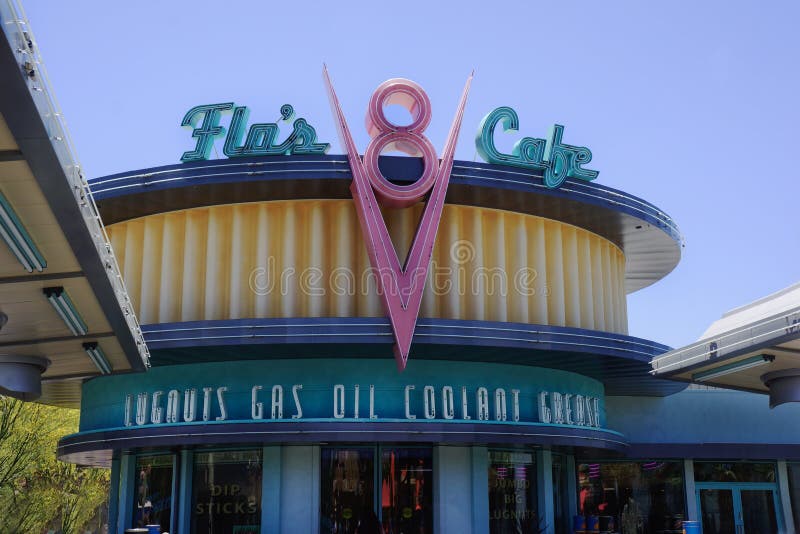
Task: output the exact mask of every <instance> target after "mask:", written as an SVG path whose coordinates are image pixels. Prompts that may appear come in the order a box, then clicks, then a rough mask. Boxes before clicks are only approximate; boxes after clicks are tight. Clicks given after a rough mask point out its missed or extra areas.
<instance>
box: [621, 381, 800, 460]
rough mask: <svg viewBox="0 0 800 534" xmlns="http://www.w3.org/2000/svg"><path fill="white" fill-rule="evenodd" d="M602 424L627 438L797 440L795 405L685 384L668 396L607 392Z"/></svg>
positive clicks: (646, 440)
mask: <svg viewBox="0 0 800 534" xmlns="http://www.w3.org/2000/svg"><path fill="white" fill-rule="evenodd" d="M606 411H607V424H608V426H609V427H611V428H613V429H614V430H617V431H619V432H621V433H622V434H623V435H624V436H625V437H626V438H627V439H628V441H629V442H630V443H655V444H661V443H687V444H700V443H734V444H735V443H763V444H770V445H776V444H786V445H795V446H797V445H800V425H798V424H797V422H798V421H800V404H792V403H790V404H784V405H782V406H779V407H777V408H775V409H770V408H769V397H768V396H767V395H759V394H756V393H745V392H739V391H727V390H701V389H687V390H685V391H682V392H681V393H676V394H675V395H670V396H669V397H607V398H606Z"/></svg>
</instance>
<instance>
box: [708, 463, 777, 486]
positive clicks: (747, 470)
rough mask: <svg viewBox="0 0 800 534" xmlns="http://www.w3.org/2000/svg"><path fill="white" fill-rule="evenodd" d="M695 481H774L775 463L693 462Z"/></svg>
mask: <svg viewBox="0 0 800 534" xmlns="http://www.w3.org/2000/svg"><path fill="white" fill-rule="evenodd" d="M694 479H695V481H696V482H775V464H774V463H769V462H761V463H753V462H695V463H694Z"/></svg>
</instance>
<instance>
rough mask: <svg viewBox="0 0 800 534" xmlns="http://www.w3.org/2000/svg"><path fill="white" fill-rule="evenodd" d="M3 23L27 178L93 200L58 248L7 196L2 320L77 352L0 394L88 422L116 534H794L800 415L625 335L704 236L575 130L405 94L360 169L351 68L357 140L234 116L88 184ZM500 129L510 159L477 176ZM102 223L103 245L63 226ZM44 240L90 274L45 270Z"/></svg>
mask: <svg viewBox="0 0 800 534" xmlns="http://www.w3.org/2000/svg"><path fill="white" fill-rule="evenodd" d="M0 14H2V17H3V22H4V25H3V28H4V32H5V34H4V35H5V38H6V39H5V42H4V43H3V45H4V48H3V50H2V54H3V61H4V63H3V64H2V65H0V67H2V69H3V73H4V75H5V74H6V73H8V76H7V77H6V78H4V79H9V80H12V82H13V83H7V84H6V85H4V86H2V89H3V91H5V93H4V94H3V95H2V96H3V98H2V99H0V103H1V104H2V109H0V111H2V114H3V122H2V126H3V128H2V129H0V133H2V135H0V140H2V142H3V143H5V144H4V145H3V147H4V148H3V150H5V151H6V152H5V153H3V154H5V155H7V156H8V157H7V158H0V169H2V170H3V171H4V172H8V173H10V172H12V170H13V172H15V173H17V174H16V175H15V176H18V177H19V180H20V183H26V184H29V189H30V190H33V191H37V190H38V191H40V192H42V191H44V192H46V191H48V189H47V188H46V187H45V184H46V183H47V182H45V180H46V179H47V180H51V181H52V180H54V179H58V180H62V181H63V184H61V185H62V186H63V185H64V184H67V185H70V184H72V185H74V186H75V187H72V188H67V189H66V191H68V192H69V194H68V195H54V194H49V193H44V192H43V193H42V194H43V195H44V197H43V198H44V200H43V202H40V203H39V205H40V206H44V207H45V208H46V209H47V210H50V212H51V213H52V214H53V215H52V216H53V217H54V220H56V221H57V222H58V224H57V227H58V228H61V234H59V236H60V237H59V236H56V237H59V239H61V240H60V241H59V240H58V239H55V238H52V239H51V238H50V237H49V236H48V235H47V234H46V233H45V230H46V229H44V228H38V227H37V226H36V223H35V221H36V216H35V215H34V212H33V211H32V210H29V209H27V208H26V205H25V203H24V201H23V199H24V196H23V195H21V194H20V188H19V187H15V186H12V185H10V184H11V182H10V181H8V180H6V179H5V178H4V180H3V181H2V182H0V190H1V191H2V193H3V195H4V196H3V198H4V199H6V202H3V203H2V204H3V207H4V208H6V207H7V208H8V209H9V210H11V211H8V213H13V216H11V215H9V216H8V217H7V220H6V218H4V219H3V220H4V221H6V223H7V221H11V223H8V224H10V226H3V228H4V230H5V233H3V232H0V234H2V235H1V237H3V240H4V241H5V244H6V247H5V248H4V247H0V249H2V250H0V253H1V254H5V255H6V256H4V258H5V260H4V261H5V263H2V262H0V267H2V268H3V269H5V270H4V271H3V273H2V276H3V277H6V278H3V279H2V280H0V281H4V284H0V298H2V299H3V301H2V302H0V304H2V305H3V306H7V304H8V302H9V301H10V300H9V299H10V298H11V296H10V295H12V293H11V290H12V289H13V290H14V291H28V292H29V293H30V295H36V296H37V297H39V296H41V299H40V300H41V301H40V302H39V301H37V302H38V304H37V306H38V305H39V304H41V306H40V309H39V308H37V310H35V311H36V313H40V314H41V316H42V317H43V319H42V320H45V319H46V320H47V321H48V322H47V324H48V325H49V328H51V329H52V332H53V335H51V336H49V337H47V338H46V339H45V338H44V337H42V336H41V334H37V333H36V332H32V331H25V330H24V328H23V327H22V326H19V327H15V328H19V329H20V330H18V331H17V330H13V332H14V335H15V336H17V337H15V338H13V339H10V341H9V344H8V345H7V346H8V347H9V352H15V353H18V355H17V356H15V358H16V359H14V360H13V361H12V360H11V359H7V360H1V359H0V366H2V371H3V377H4V381H3V383H2V384H0V387H2V392H3V393H4V394H10V395H14V396H17V397H23V398H26V399H33V398H35V397H37V395H41V397H39V401H40V402H47V403H52V404H58V405H62V406H72V407H79V408H80V410H81V423H80V430H79V432H78V433H76V434H74V435H70V436H65V437H64V438H63V439H62V440H61V442H60V444H59V448H58V454H59V457H60V458H61V459H63V460H65V461H69V462H75V463H79V464H83V465H96V466H107V467H110V468H111V473H112V487H111V495H110V497H109V499H110V528H111V530H112V531H113V532H118V533H123V532H124V531H125V530H126V529H129V528H133V527H138V526H144V525H148V524H158V525H160V527H161V530H162V531H164V532H181V533H184V532H197V533H229V532H232V533H251V532H268V533H279V532H281V533H290V532H303V533H306V532H320V533H326V534H327V533H337V534H340V533H355V532H363V531H364V530H365V529H366V528H367V526H368V525H370V524H373V523H380V524H381V525H382V528H383V530H384V532H387V533H389V532H391V533H420V534H421V533H430V532H435V533H470V532H471V533H512V532H514V533H516V532H550V533H567V532H573V531H574V530H590V531H599V530H602V531H606V532H621V533H626V534H627V533H634V532H636V533H639V532H653V533H656V532H657V533H669V532H681V522H682V521H684V520H700V521H701V523H702V528H703V532H706V533H709V532H734V531H736V530H735V529H740V528H741V529H743V531H744V532H779V531H782V532H793V531H794V524H795V520H794V517H793V513H794V510H795V508H798V509H800V507H796V506H794V504H793V503H794V499H795V498H796V496H795V493H794V491H795V490H794V484H793V481H794V478H792V477H794V476H796V475H797V472H796V470H795V467H794V464H793V463H792V462H793V460H795V459H797V458H800V448H799V447H798V446H797V445H796V443H798V439H800V436H798V435H797V433H798V432H797V431H796V430H794V428H793V426H792V425H786V424H785V423H786V418H787V417H788V415H787V414H789V415H796V414H795V413H794V412H793V411H792V410H794V407H793V406H784V407H781V408H780V409H779V410H782V411H779V410H776V411H775V412H770V411H769V409H768V407H767V404H766V397H764V396H754V395H752V394H749V393H739V392H734V391H727V390H719V389H711V390H709V389H700V388H698V387H697V386H691V387H689V388H688V389H687V387H686V383H685V382H687V381H688V382H695V383H697V382H702V380H697V379H695V378H694V377H691V376H689V377H688V379H687V378H686V376H684V375H680V374H679V373H677V374H675V373H673V374H664V373H661V372H659V371H658V369H656V372H651V371H653V367H652V366H651V361H653V360H654V358H660V357H665V356H664V355H665V354H666V355H667V356H668V357H670V358H673V357H672V356H671V354H672V353H669V352H668V351H669V348H668V347H665V346H663V345H660V344H658V343H655V342H652V341H649V340H644V339H640V338H636V337H632V336H630V335H628V332H627V309H626V295H627V294H628V293H630V292H633V291H636V290H639V289H642V288H644V287H647V286H648V285H650V284H653V283H655V282H657V281H658V280H660V279H661V278H663V277H664V276H666V275H667V274H668V273H669V272H670V271H671V270H672V269H673V268H674V267H675V265H676V264H677V262H678V261H679V259H680V253H681V235H680V232H679V230H678V228H677V226H676V224H675V222H674V221H673V220H672V219H671V218H670V217H669V216H668V215H666V214H665V213H664V212H663V211H662V210H660V209H658V208H657V207H655V206H654V205H652V204H650V203H648V202H646V201H644V200H642V199H638V198H636V197H633V196H631V195H628V194H627V193H624V192H622V191H618V190H614V189H611V188H609V187H607V186H605V185H603V184H602V182H601V181H599V180H598V174H599V173H598V172H597V171H596V170H594V169H593V167H592V163H591V160H592V154H591V151H590V150H589V149H588V148H586V147H584V146H582V145H581V144H577V143H579V142H582V140H573V139H571V138H570V135H569V130H568V129H566V128H564V127H563V126H561V125H554V126H553V127H552V128H551V129H550V131H549V133H548V134H547V135H545V136H542V137H535V136H525V134H524V133H523V132H531V135H535V134H534V133H532V132H534V128H533V127H530V126H528V124H530V122H531V118H529V117H520V116H518V115H517V113H516V112H515V110H514V109H513V108H511V107H508V106H499V107H497V108H495V109H493V110H487V115H486V117H485V119H484V120H483V121H482V122H481V123H480V124H478V125H468V124H462V122H463V121H462V116H463V110H464V107H465V106H466V105H467V103H468V98H469V88H470V84H471V78H469V79H468V80H467V82H466V84H465V86H464V89H463V92H462V95H461V98H460V100H459V101H457V102H450V103H447V102H435V103H432V102H430V101H429V99H428V97H427V95H426V93H425V91H424V90H423V89H422V88H421V87H420V86H419V85H417V84H416V83H414V82H411V81H409V80H405V79H392V80H389V81H387V82H384V83H383V84H380V85H379V86H378V87H377V89H376V90H375V92H374V94H373V96H372V98H371V100H370V101H369V102H364V106H365V107H366V108H367V120H366V128H367V132H368V133H369V135H370V138H371V140H370V142H369V143H368V145H367V146H365V147H359V146H357V145H356V143H355V142H354V141H353V137H352V131H353V130H354V129H355V128H357V127H358V128H360V127H361V126H360V124H361V117H349V116H345V114H344V113H343V111H342V108H341V106H340V104H339V100H338V95H337V93H336V91H335V84H334V83H333V82H332V80H331V77H330V76H329V75H328V73H327V72H325V73H324V76H323V83H322V84H321V86H320V98H325V97H326V92H327V97H329V98H330V100H331V108H332V118H333V120H334V122H335V124H336V125H337V127H338V131H339V136H338V139H336V140H326V139H318V138H317V134H316V129H315V128H314V124H315V122H317V121H320V120H324V119H323V118H321V117H313V118H312V117H305V116H303V115H302V110H299V109H298V110H295V109H294V108H293V106H291V105H289V104H283V105H281V104H282V103H279V102H276V103H275V109H278V110H280V117H281V119H280V120H279V121H277V122H273V123H267V122H258V121H259V120H261V119H259V118H258V117H251V116H250V113H249V110H248V108H247V107H246V106H243V105H237V104H236V103H233V102H217V103H212V104H205V105H199V106H195V107H192V108H190V109H188V111H186V113H185V114H184V116H183V119H182V121H180V123H181V124H180V125H182V126H184V127H186V128H187V129H186V132H187V134H186V146H185V149H184V152H183V153H182V154H176V160H178V159H180V163H176V164H171V165H166V166H163V167H157V168H149V169H138V170H132V171H129V172H124V173H121V174H117V175H113V176H106V177H99V178H94V179H90V180H88V181H87V180H85V179H83V177H82V175H80V174H79V166H78V165H77V163H76V161H75V159H74V157H75V156H74V152H72V151H71V150H69V148H70V147H69V146H68V145H64V144H59V143H60V142H59V141H57V140H55V139H54V136H53V135H51V134H50V133H51V132H50V131H49V130H48V128H51V129H52V128H54V127H55V126H52V125H50V126H48V123H44V126H43V128H42V131H41V132H39V133H38V135H39V137H38V138H37V139H39V142H37V143H35V146H34V144H32V143H31V142H30V138H31V136H30V135H29V134H30V132H29V131H26V130H25V127H26V126H25V125H26V124H27V125H29V124H30V123H31V122H32V121H33V122H35V120H39V121H41V118H42V117H47V116H49V115H48V113H50V111H48V110H51V108H48V107H47V106H46V104H47V102H50V103H52V101H47V102H45V103H41V102H39V101H38V100H37V99H38V98H40V96H41V95H42V94H45V95H47V94H49V92H50V88H49V87H48V86H47V83H46V74H45V73H44V70H43V65H42V64H41V61H40V58H39V56H38V50H37V49H36V46H35V41H34V40H33V37H32V34H31V33H30V31H29V28H27V26H26V25H24V24H22V23H21V22H20V21H23V22H24V17H22V15H21V12H19V11H14V10H7V9H6V8H5V7H3V8H2V9H1V10H0ZM9 21H12V22H13V23H9ZM6 45H8V46H6ZM26 61H27V64H28V65H29V66H30V67H31V68H32V69H33V70H34V71H35V72H34V75H33V76H31V75H30V74H29V73H30V70H25V69H20V68H19V67H20V66H26ZM34 67H35V68H34ZM390 104H400V105H402V106H404V107H406V108H407V109H408V110H409V112H410V114H411V116H412V122H411V124H409V125H404V126H398V125H396V124H394V123H393V122H392V121H391V120H390V119H389V118H387V117H386V116H385V114H384V108H385V106H387V105H390ZM48 105H49V104H48ZM434 110H435V111H436V113H435V114H434V113H433V111H434ZM51 111H52V110H51ZM56 116H57V114H56ZM34 119H35V120H34ZM432 120H436V121H445V120H449V121H450V124H451V128H450V133H449V135H448V138H447V140H446V142H445V143H444V145H443V146H434V144H433V143H431V141H430V140H428V138H427V137H426V135H425V131H426V128H427V126H428V125H429V124H430V122H431V121H432ZM177 123H178V121H176V127H177V126H178V124H177ZM56 124H57V125H58V127H59V128H61V127H62V126H63V125H62V124H61V123H60V122H57V123H56ZM356 125H358V126H356ZM351 129H352V130H351ZM464 130H466V132H465V131H464ZM501 131H509V132H511V133H512V134H513V135H515V136H518V141H517V143H516V144H515V146H514V148H513V149H512V150H511V152H510V153H504V152H502V151H500V150H499V149H498V148H497V146H496V145H495V143H494V138H495V135H496V134H497V133H499V132H501ZM473 133H475V137H474V139H475V141H474V142H475V143H476V149H477V151H478V153H479V154H480V156H481V157H482V159H483V160H484V162H482V163H474V162H463V161H456V160H454V151H455V147H456V144H457V142H459V138H460V141H461V142H462V143H466V142H472V134H473ZM55 137H58V136H55ZM334 143H335V144H338V145H340V146H341V147H342V152H343V154H342V155H334V154H329V152H330V148H331V145H332V144H334ZM570 143H572V144H570ZM215 146H216V148H217V149H218V150H219V151H220V152H221V153H222V154H223V155H224V157H223V158H220V159H209V155H210V154H211V153H212V149H213V148H214V147H215ZM387 151H399V152H403V153H405V155H406V156H407V157H394V156H386V155H382V154H384V153H386V152H387ZM12 152H13V153H14V154H16V156H17V157H16V159H13V160H12V159H10V158H11V154H12ZM54 155H55V156H54ZM54 157H55V158H56V159H53V158H54ZM8 161H13V162H14V168H13V169H12V167H11V165H8V163H7V162H8ZM48 161H49V162H51V163H53V162H56V163H58V165H51V166H49V167H48V166H45V165H44V164H43V163H42V162H48ZM59 169H60V170H59ZM76 169H77V170H76ZM59 173H60V174H59ZM70 173H71V174H70ZM76 173H77V174H76ZM9 175H10V174H5V175H4V176H9ZM54 176H55V178H53V177H54ZM46 177H47V178H46ZM25 180H27V182H25ZM59 183H60V182H59ZM76 184H77V185H79V186H80V188H77V189H76V187H77V185H76ZM37 188H38V189H37ZM75 191H78V193H79V194H78V193H75ZM82 202H83V203H84V204H82ZM6 205H7V206H6ZM81 206H89V207H90V208H91V209H92V210H94V211H92V212H91V213H90V215H91V216H87V217H85V218H84V219H81V221H85V222H82V223H81V225H83V226H81V225H76V224H75V223H74V221H72V222H70V221H71V220H70V219H69V217H65V216H64V215H63V214H64V213H65V210H67V209H68V208H69V209H80V208H81ZM45 208H42V209H45ZM100 218H102V221H103V223H104V224H103V223H100V222H99V221H100ZM4 224H5V223H4ZM92 225H97V226H92ZM12 226H13V227H12ZM87 228H88V229H89V230H87ZM92 228H94V229H95V230H97V231H95V232H92V231H90V230H91V229H92ZM14 232H16V233H14ZM23 232H24V233H23ZM17 234H19V235H21V236H24V237H25V239H24V240H23V241H24V244H25V246H27V248H28V249H31V245H33V246H34V247H35V250H37V251H38V253H39V256H36V255H33V256H32V257H34V258H41V259H47V258H56V257H59V254H60V253H61V252H64V251H71V252H70V253H72V254H74V258H75V261H76V262H78V263H79V264H80V266H81V267H80V268H79V269H78V268H74V269H72V270H70V268H69V266H63V268H62V267H58V265H57V262H54V261H51V262H50V263H47V264H46V265H43V264H42V262H41V261H39V264H38V266H39V267H41V269H39V268H38V267H36V265H33V264H31V265H33V267H34V268H32V269H31V272H30V273H28V272H27V270H26V269H23V267H25V266H26V264H25V263H24V261H23V260H24V259H25V258H26V256H25V254H22V253H20V254H19V255H15V254H16V253H15V252H14V251H15V250H22V251H23V252H24V250H25V246H20V243H22V242H23V241H20V240H19V239H16V240H15V239H14V238H12V237H13V236H15V235H17ZM86 235H95V236H97V235H100V236H101V237H102V239H98V241H97V242H96V243H95V244H93V246H94V248H93V249H90V250H94V251H95V252H93V253H91V254H86V253H85V251H86V250H87V249H86V248H85V247H82V246H79V245H82V243H83V242H81V241H80V239H84V238H85V237H86ZM7 236H12V237H8V238H7ZM81 236H83V237H81ZM14 246H16V247H17V249H14ZM58 247H61V249H59V248H58ZM6 248H7V249H8V250H6ZM31 250H33V249H31ZM59 251H61V252H59ZM26 254H27V253H26ZM20 263H22V267H21V266H20ZM51 267H52V268H55V267H58V268H59V269H60V270H58V271H55V272H52V273H48V271H47V269H51ZM78 271H79V272H80V273H82V274H81V276H78V275H77V274H75V273H77V272H78ZM13 273H16V274H13ZM70 273H72V274H70ZM11 284H17V285H11ZM114 284H116V285H114ZM2 288H6V289H7V292H6V293H3V291H2ZM55 288H58V289H55ZM110 288H112V289H110ZM45 289H47V291H45ZM112 297H113V298H112ZM8 315H9V326H11V325H13V324H19V323H15V321H14V314H13V313H9V314H8ZM81 325H83V326H82V328H78V327H81ZM4 332H6V330H4ZM37 335H38V336H39V337H38V338H37V337H36V336H37ZM25 336H27V338H26V337H25ZM51 338H55V339H58V341H57V342H58V343H61V345H59V347H63V350H52V348H51V346H50V345H48V343H54V342H55V341H52V339H51ZM15 340H16V341H15ZM48 340H49V341H48ZM12 341H13V342H12ZM30 347H35V349H31V348H30ZM26 351H27V353H26ZM67 354H68V356H66V355H67ZM748 357H750V356H748ZM673 359H674V358H673ZM673 359H670V360H669V361H670V362H672V361H673ZM678 359H680V357H678ZM656 361H658V360H656ZM765 361H766V360H765ZM774 361H776V360H775V359H773V360H770V363H772V362H774ZM777 361H780V359H778V360H777ZM710 365H716V363H715V362H711V364H710ZM671 369H672V368H671ZM10 377H21V378H19V379H18V380H17V379H13V380H12V379H11V378H10ZM741 428H756V429H758V431H757V432H750V433H748V434H747V435H743V434H742V433H741V431H740V429H741ZM576 516H579V517H578V518H576ZM729 516H730V518H729ZM731 529H734V530H731Z"/></svg>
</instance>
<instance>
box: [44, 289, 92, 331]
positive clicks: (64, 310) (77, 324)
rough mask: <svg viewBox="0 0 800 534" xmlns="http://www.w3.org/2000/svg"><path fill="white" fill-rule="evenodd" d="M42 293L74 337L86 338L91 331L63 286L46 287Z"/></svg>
mask: <svg viewBox="0 0 800 534" xmlns="http://www.w3.org/2000/svg"><path fill="white" fill-rule="evenodd" d="M42 291H43V292H44V295H45V296H46V297H47V300H49V301H50V304H52V305H53V308H55V310H56V313H58V315H59V316H60V317H61V319H62V320H63V321H64V323H66V325H67V326H68V327H69V329H70V331H71V332H72V335H73V336H85V335H86V333H87V332H88V331H89V329H88V328H87V327H86V323H85V322H83V319H82V318H81V316H80V314H79V313H78V310H77V309H75V305H74V304H73V303H72V300H70V298H69V295H67V292H66V291H64V288H63V287H61V286H58V287H46V288H44V289H43V290H42Z"/></svg>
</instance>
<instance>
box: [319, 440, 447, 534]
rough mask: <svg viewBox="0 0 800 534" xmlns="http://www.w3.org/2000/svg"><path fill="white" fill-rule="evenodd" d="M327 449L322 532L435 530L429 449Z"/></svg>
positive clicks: (414, 533)
mask: <svg viewBox="0 0 800 534" xmlns="http://www.w3.org/2000/svg"><path fill="white" fill-rule="evenodd" d="M375 450H376V449H373V448H368V449H366V448H365V449H358V448H353V449H338V448H327V449H323V450H322V455H321V469H322V473H321V477H320V483H321V496H320V506H321V512H320V532H322V533H324V534H372V533H384V534H430V532H432V531H433V469H432V464H433V461H432V453H431V449H429V448H381V449H380V451H381V452H380V464H379V465H377V466H376V464H375V460H376V458H375Z"/></svg>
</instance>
